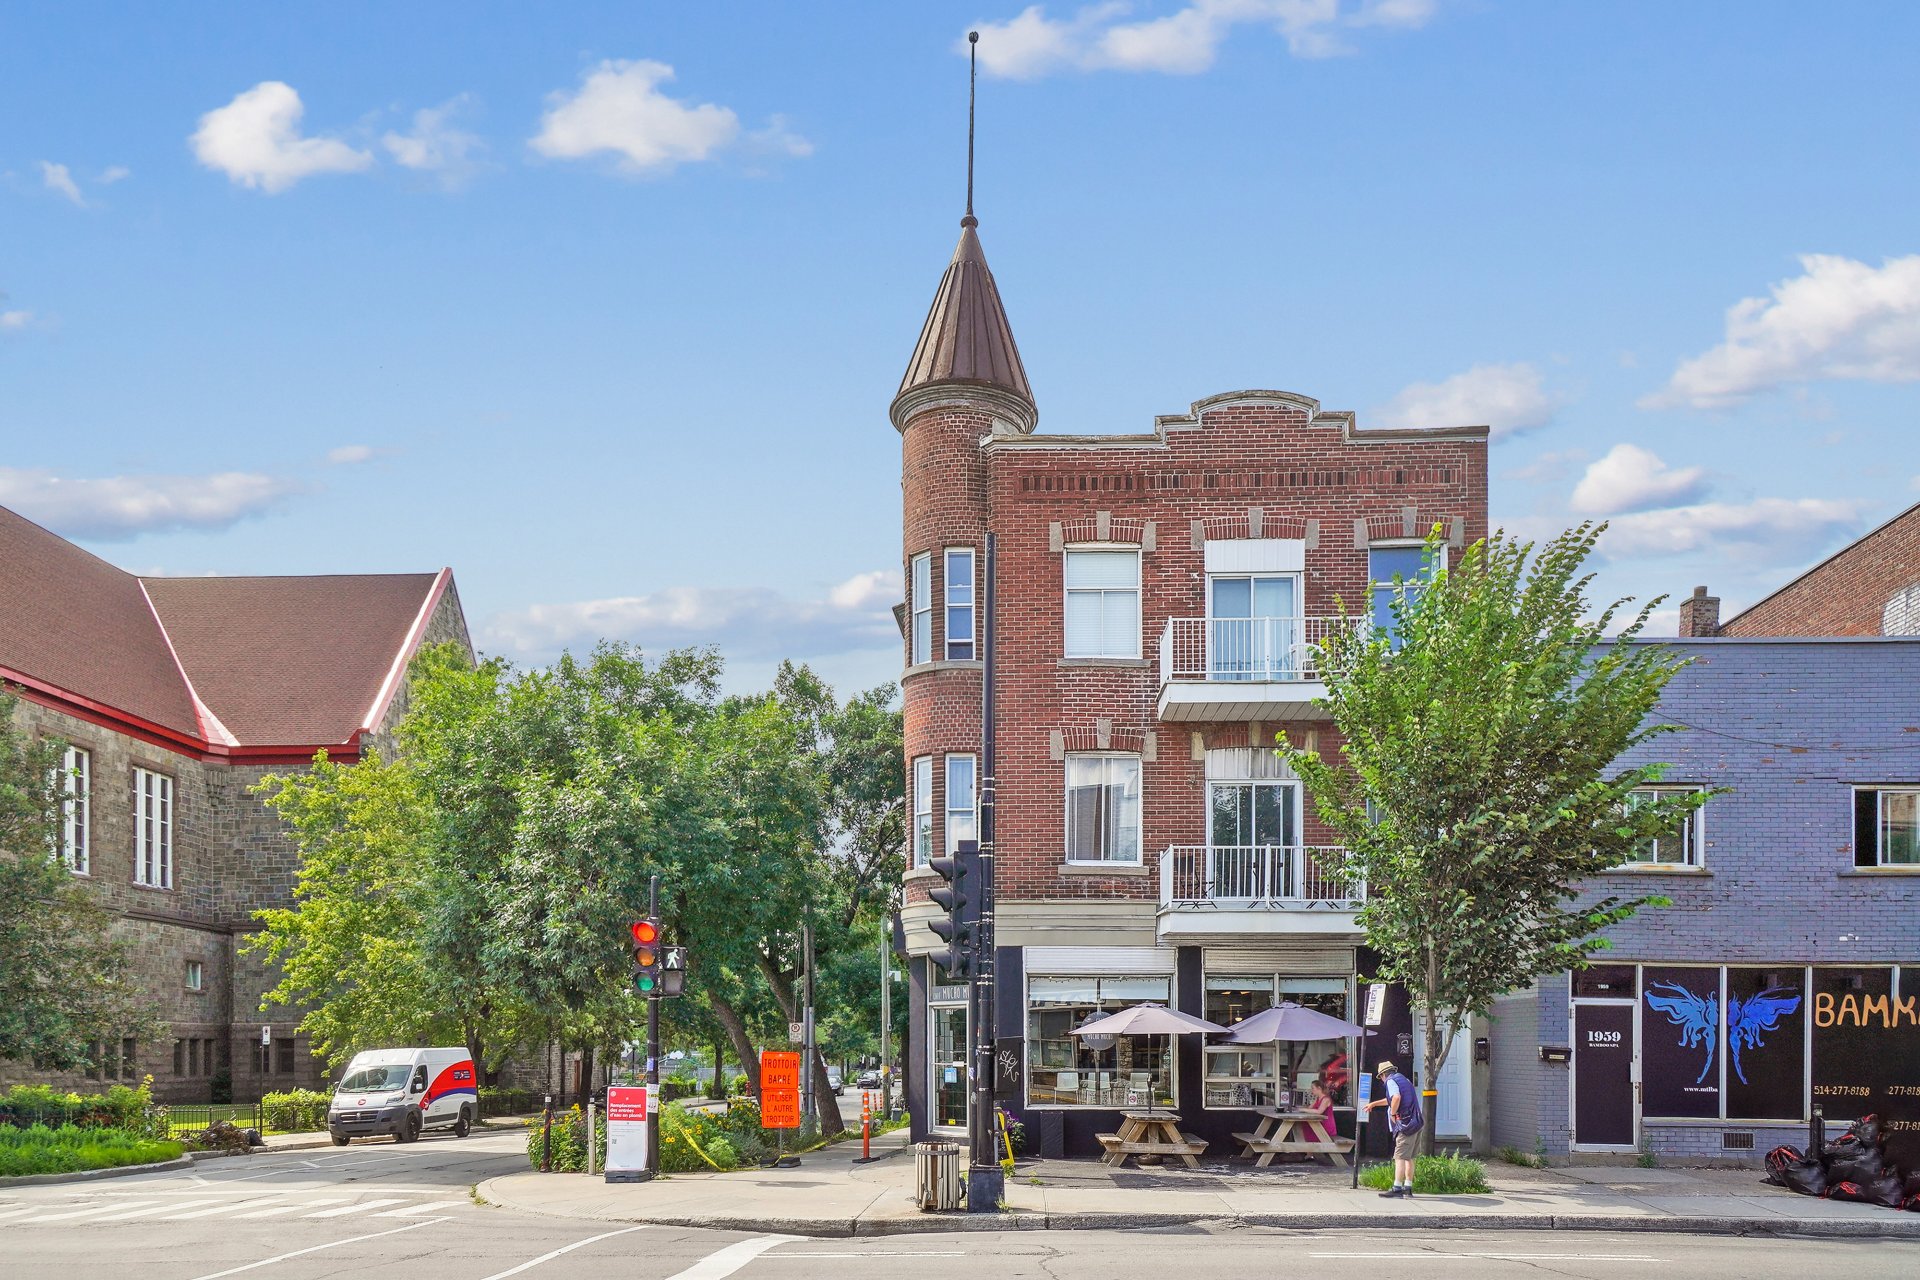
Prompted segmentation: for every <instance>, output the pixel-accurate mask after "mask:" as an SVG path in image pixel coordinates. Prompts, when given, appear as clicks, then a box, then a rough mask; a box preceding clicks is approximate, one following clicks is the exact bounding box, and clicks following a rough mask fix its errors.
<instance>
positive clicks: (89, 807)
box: [56, 747, 93, 876]
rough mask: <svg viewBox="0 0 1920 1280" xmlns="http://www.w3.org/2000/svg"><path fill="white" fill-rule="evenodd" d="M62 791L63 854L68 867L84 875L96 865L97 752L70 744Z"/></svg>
mask: <svg viewBox="0 0 1920 1280" xmlns="http://www.w3.org/2000/svg"><path fill="white" fill-rule="evenodd" d="M56 782H57V787H56V789H57V790H58V792H59V794H60V857H61V860H62V861H63V862H65V863H66V864H67V869H68V870H69V871H71V872H73V873H74V874H75V875H77V876H84V875H87V874H89V873H90V872H91V870H92V867H93V860H92V852H93V850H92V844H93V799H92V791H93V753H92V752H89V751H85V750H83V749H81V748H80V747H68V748H67V750H66V754H65V755H63V756H62V757H61V759H60V774H59V777H58V779H57V780H56Z"/></svg>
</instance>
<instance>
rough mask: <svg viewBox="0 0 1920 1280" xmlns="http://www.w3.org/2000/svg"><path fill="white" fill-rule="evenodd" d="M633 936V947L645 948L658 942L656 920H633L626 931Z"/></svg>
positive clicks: (658, 935) (658, 926) (658, 929)
mask: <svg viewBox="0 0 1920 1280" xmlns="http://www.w3.org/2000/svg"><path fill="white" fill-rule="evenodd" d="M628 932H630V933H632V934H633V945H634V946H636V947H646V946H651V945H652V944H654V943H656V942H658V941H660V922H659V921H658V920H635V921H634V922H633V927H632V928H631V929H630V930H628Z"/></svg>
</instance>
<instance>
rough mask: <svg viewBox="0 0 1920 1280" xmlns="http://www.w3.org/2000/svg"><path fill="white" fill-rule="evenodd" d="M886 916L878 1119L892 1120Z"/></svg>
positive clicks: (890, 953) (890, 996)
mask: <svg viewBox="0 0 1920 1280" xmlns="http://www.w3.org/2000/svg"><path fill="white" fill-rule="evenodd" d="M887 941H888V939H887V916H886V914H885V913H883V914H882V915H881V917H880V1118H881V1119H882V1120H883V1121H885V1120H891V1119H893V1053H892V1051H891V1049H890V1048H889V1044H890V1040H889V1037H890V1036H891V1035H892V1034H893V951H892V949H891V948H889V947H888V946H887Z"/></svg>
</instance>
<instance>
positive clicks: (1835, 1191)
mask: <svg viewBox="0 0 1920 1280" xmlns="http://www.w3.org/2000/svg"><path fill="white" fill-rule="evenodd" d="M1827 1199H1829V1200H1859V1201H1862V1202H1865V1201H1866V1199H1867V1189H1866V1188H1865V1187H1863V1186H1861V1185H1860V1184H1859V1183H1857V1182H1836V1183H1834V1184H1833V1185H1832V1186H1830V1187H1828V1188H1827Z"/></svg>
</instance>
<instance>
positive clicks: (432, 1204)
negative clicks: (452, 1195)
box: [373, 1200, 473, 1218]
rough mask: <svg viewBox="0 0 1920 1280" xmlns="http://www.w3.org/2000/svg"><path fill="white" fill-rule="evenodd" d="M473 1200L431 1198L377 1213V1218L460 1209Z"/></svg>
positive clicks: (375, 1215) (405, 1216)
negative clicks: (421, 1202) (419, 1202)
mask: <svg viewBox="0 0 1920 1280" xmlns="http://www.w3.org/2000/svg"><path fill="white" fill-rule="evenodd" d="M472 1203H473V1201H471V1200H429V1201H427V1202H426V1203H425V1204H410V1205H408V1206H407V1207H406V1208H404V1209H388V1210H386V1211H385V1212H382V1213H376V1214H374V1215H373V1216H374V1217H376V1218H411V1217H413V1216H415V1215H416V1214H422V1213H437V1212H439V1211H440V1210H442V1209H458V1208H459V1207H460V1206H461V1205H463V1204H472Z"/></svg>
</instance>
